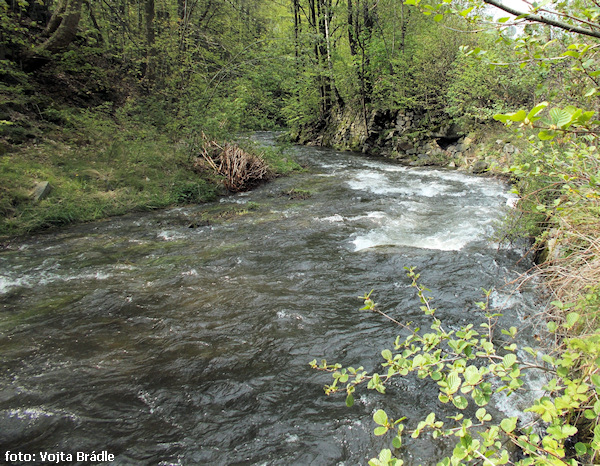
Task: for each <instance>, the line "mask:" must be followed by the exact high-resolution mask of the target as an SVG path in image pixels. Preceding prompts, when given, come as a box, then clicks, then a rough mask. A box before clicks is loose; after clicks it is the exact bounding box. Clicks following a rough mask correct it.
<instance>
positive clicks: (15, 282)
mask: <svg viewBox="0 0 600 466" xmlns="http://www.w3.org/2000/svg"><path fill="white" fill-rule="evenodd" d="M112 276H113V274H111V273H108V272H103V271H97V272H93V273H82V274H75V275H64V276H63V275H59V274H57V273H54V272H46V271H42V272H40V273H39V274H30V275H25V276H20V277H18V278H12V277H8V276H5V275H0V295H2V294H6V293H8V292H9V291H10V290H12V289H14V288H33V287H37V286H46V285H48V284H50V283H54V282H70V281H76V280H77V281H79V280H106V279H108V278H111V277H112Z"/></svg>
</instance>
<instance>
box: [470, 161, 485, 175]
mask: <svg viewBox="0 0 600 466" xmlns="http://www.w3.org/2000/svg"><path fill="white" fill-rule="evenodd" d="M488 168H489V167H488V163H487V162H486V161H484V160H479V161H477V162H475V163H474V164H473V168H472V172H473V173H476V174H480V173H485V171H486V170H487V169H488Z"/></svg>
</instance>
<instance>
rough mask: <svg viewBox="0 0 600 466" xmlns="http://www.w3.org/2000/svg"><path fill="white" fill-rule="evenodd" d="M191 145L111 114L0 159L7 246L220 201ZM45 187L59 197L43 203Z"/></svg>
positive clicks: (1, 231) (274, 158)
mask: <svg viewBox="0 0 600 466" xmlns="http://www.w3.org/2000/svg"><path fill="white" fill-rule="evenodd" d="M190 141H192V138H185V137H184V136H182V137H181V138H179V139H178V140H173V138H170V137H168V136H166V135H164V134H161V133H160V132H159V131H158V130H156V129H155V128H154V127H141V126H133V125H132V124H129V123H126V122H117V121H115V120H114V119H112V118H110V117H108V116H106V115H104V114H99V113H95V114H94V113H90V112H83V113H81V114H77V115H70V116H69V118H68V119H67V123H66V125H65V126H63V127H62V128H60V129H58V130H57V131H55V132H54V134H51V135H48V137H46V139H45V140H44V142H41V143H39V144H35V145H28V146H26V147H13V148H12V150H10V151H8V152H6V153H5V154H4V155H1V156H0V238H2V237H3V238H7V237H13V236H20V235H25V234H28V233H31V232H35V231H39V230H43V229H47V228H51V227H56V226H62V225H67V224H71V223H78V222H87V221H91V220H97V219H101V218H106V217H110V216H114V215H121V214H124V213H127V212H132V211H141V210H151V209H159V208H164V207H168V206H173V205H182V204H190V203H201V202H206V201H210V200H212V199H214V198H215V197H216V196H217V195H218V194H219V193H220V192H222V186H221V183H220V180H219V179H218V178H216V177H215V176H214V175H212V174H209V173H206V172H199V171H198V170H194V169H193V161H194V157H195V155H196V154H195V153H194V151H197V150H198V148H197V147H195V146H194V144H193V143H191V142H190ZM265 159H266V160H267V162H268V163H269V164H270V165H271V166H272V167H273V170H274V171H275V172H276V173H285V172H289V171H291V170H293V169H295V168H296V167H297V165H295V163H294V162H293V160H291V159H290V158H289V157H285V156H284V155H282V154H281V152H280V151H275V150H270V151H268V154H267V155H266V156H265ZM44 181H47V182H49V183H50V185H51V186H52V191H51V192H50V194H49V196H48V197H47V198H45V199H43V200H40V201H37V202H35V201H33V200H32V197H31V192H32V190H33V188H34V186H35V185H36V183H40V182H44Z"/></svg>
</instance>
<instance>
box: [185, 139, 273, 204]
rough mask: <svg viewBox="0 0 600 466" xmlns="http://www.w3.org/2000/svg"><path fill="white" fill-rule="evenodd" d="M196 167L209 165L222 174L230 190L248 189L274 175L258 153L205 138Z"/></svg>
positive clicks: (226, 186) (200, 167) (204, 167)
mask: <svg viewBox="0 0 600 466" xmlns="http://www.w3.org/2000/svg"><path fill="white" fill-rule="evenodd" d="M194 166H195V168H196V169H201V170H202V169H206V168H207V167H208V168H210V169H211V170H213V171H214V172H215V173H217V174H218V175H220V176H221V177H222V179H223V184H224V185H225V188H227V190H228V191H231V192H235V193H237V192H240V191H246V190H248V189H250V188H252V187H254V186H256V185H257V184H259V183H261V182H263V181H266V180H268V179H270V178H272V176H273V172H272V171H271V169H270V168H269V166H268V165H267V163H266V162H265V161H264V160H263V159H262V158H261V157H259V156H258V155H255V154H251V153H249V152H246V151H245V150H244V149H242V148H241V147H239V146H238V145H236V144H230V143H226V144H222V145H221V144H219V143H218V142H217V141H213V140H208V138H206V137H205V138H204V142H203V145H202V149H201V151H200V156H199V157H197V160H196V162H195V164H194Z"/></svg>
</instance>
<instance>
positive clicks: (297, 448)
mask: <svg viewBox="0 0 600 466" xmlns="http://www.w3.org/2000/svg"><path fill="white" fill-rule="evenodd" d="M261 137H263V138H268V137H270V136H269V135H262V136H261ZM296 151H297V155H298V157H299V158H301V160H302V161H303V162H304V163H307V164H309V166H310V170H308V171H307V172H306V173H303V174H300V175H296V176H292V177H289V178H285V179H278V180H275V181H274V182H272V183H270V184H268V185H265V186H262V187H260V188H259V189H257V190H255V191H253V192H252V193H249V194H248V193H246V194H242V195H237V196H232V197H229V198H224V199H222V200H221V204H222V206H225V207H228V206H233V207H236V208H237V207H240V206H241V208H240V209H238V210H236V212H237V214H236V215H230V216H227V217H226V218H223V219H222V221H219V222H201V221H198V219H205V217H203V215H204V214H203V212H204V211H205V210H206V207H202V206H200V207H189V208H179V209H172V210H168V211H163V212H155V213H150V214H138V215H129V216H125V217H121V218H117V219H112V220H110V221H105V222H99V223H95V224H89V225H81V226H77V227H74V228H70V229H67V230H63V231H60V232H56V233H54V234H52V235H43V236H39V237H35V238H31V239H30V240H27V241H26V242H24V243H23V244H21V245H19V247H18V248H16V249H14V250H10V251H4V252H2V253H1V254H0V270H1V272H0V354H1V356H0V358H1V361H2V365H1V372H0V380H1V384H0V445H1V447H2V448H1V449H0V450H2V451H6V450H10V451H13V452H24V453H36V454H37V453H38V452H42V451H51V452H65V453H72V454H74V453H75V452H77V451H82V452H87V453H91V452H92V451H96V452H99V451H108V452H109V453H111V454H114V455H115V462H114V464H164V465H167V464H182V465H184V464H282V463H285V462H287V463H290V464H319V465H321V464H360V463H363V464H364V463H366V461H367V460H368V459H369V458H370V457H372V456H374V455H375V454H376V453H377V452H378V451H379V449H380V448H382V447H384V446H387V443H386V442H387V440H386V439H381V438H375V437H374V436H373V435H372V430H373V427H374V425H373V422H372V418H371V417H372V414H373V412H374V411H375V410H376V409H378V408H380V407H384V408H386V409H388V410H389V412H390V414H391V413H394V414H395V415H396V417H399V416H407V417H408V418H409V419H418V418H419V417H423V416H425V415H427V414H428V413H429V412H430V411H432V410H434V409H435V410H440V412H443V409H444V407H443V406H438V404H439V402H438V401H437V397H436V389H435V386H432V385H430V384H428V383H425V382H423V381H421V380H418V379H411V378H406V379H403V380H399V381H396V382H394V384H393V385H392V386H391V387H390V389H389V390H388V394H387V395H385V396H383V395H379V394H376V393H371V392H368V393H367V392H365V393H364V394H363V395H361V396H360V398H359V399H358V400H357V403H356V404H355V406H354V407H352V408H346V407H345V404H344V400H343V397H342V396H340V397H337V396H333V397H326V396H324V394H323V388H322V387H323V385H324V384H325V383H329V381H330V379H329V376H328V375H326V374H321V373H315V372H314V371H312V370H311V369H310V368H309V365H308V362H309V361H310V360H312V359H315V358H316V359H317V360H320V359H321V358H326V359H327V360H328V361H331V362H333V361H336V362H340V363H343V364H353V365H355V366H358V365H363V366H365V368H366V369H369V370H377V367H378V364H380V360H379V356H378V355H379V354H380V351H381V349H383V348H385V347H388V348H390V347H391V346H392V342H393V340H394V338H395V336H396V335H397V334H398V333H400V332H401V331H400V330H399V329H396V328H393V327H391V326H390V325H389V323H388V322H387V321H385V320H384V319H382V318H380V317H379V316H377V315H374V314H369V313H366V312H365V311H359V310H358V309H359V307H361V306H360V305H361V301H360V300H359V299H357V297H358V296H360V295H363V294H364V293H365V292H368V291H369V290H371V289H375V292H374V296H375V299H376V301H377V302H378V303H379V304H380V307H381V308H382V309H383V310H385V311H386V312H388V313H389V314H390V315H392V316H393V317H394V318H396V319H398V320H400V321H412V322H415V323H416V324H419V325H426V321H424V317H423V316H422V315H421V311H419V303H418V299H417V298H416V296H415V295H414V292H413V290H412V289H411V288H410V281H409V280H408V279H407V278H406V276H405V271H404V267H406V266H415V267H416V268H417V269H418V270H419V271H421V272H422V282H423V283H424V284H426V285H427V286H428V287H429V288H431V289H432V292H433V295H434V296H435V297H436V306H437V307H438V309H439V314H438V316H439V317H441V319H442V320H443V321H444V322H446V324H447V325H448V326H450V327H456V328H458V327H459V326H460V325H464V324H467V323H470V322H474V323H476V322H479V321H481V320H482V319H483V316H482V315H481V313H480V312H479V313H478V311H477V310H476V309H477V308H476V306H474V305H473V303H474V302H476V301H479V300H481V288H486V289H488V288H492V287H502V285H503V284H504V281H505V278H504V277H509V276H514V273H515V272H516V270H513V269H514V264H515V259H516V254H515V253H514V252H512V251H507V250H498V249H497V248H495V247H493V246H490V245H489V244H488V243H487V242H486V241H485V238H486V236H487V235H489V234H490V233H491V232H492V230H493V222H494V221H495V220H496V219H497V218H498V217H499V215H500V214H501V210H502V209H503V208H504V206H505V205H506V202H507V200H508V199H509V197H510V196H509V195H508V194H507V189H506V186H504V185H503V184H502V183H500V182H498V181H495V180H490V179H482V178H476V177H472V176H469V175H466V174H462V173H458V172H448V171H441V170H430V169H407V168H405V167H401V166H399V165H395V164H393V163H390V162H389V161H385V160H376V159H372V158H365V157H362V156H359V155H356V154H350V153H339V152H335V151H332V150H326V149H315V148H306V147H303V148H297V149H296ZM293 190H296V192H302V193H304V194H306V195H303V196H300V197H297V196H296V197H295V196H291V195H289V193H291V192H293ZM286 193H287V195H286ZM249 203H251V205H252V208H248V209H244V206H248V205H249ZM192 226H193V227H194V228H191V227H192ZM531 300H532V298H531V297H528V296H527V295H518V296H517V297H516V298H515V299H512V301H511V307H510V308H509V309H507V310H506V311H505V312H506V313H507V314H510V315H511V316H512V317H511V318H513V319H514V318H515V316H517V315H518V314H519V313H522V312H526V309H527V306H530V305H531ZM446 448H447V447H446V445H444V443H442V442H440V443H436V442H435V441H433V440H431V439H426V440H424V441H415V440H409V441H408V442H407V444H406V446H405V447H404V449H403V451H402V452H401V454H402V455H403V457H404V459H405V461H406V463H407V464H420V463H424V464H431V463H432V462H433V461H434V460H435V459H437V458H440V457H441V456H443V455H444V454H446V453H447V452H446Z"/></svg>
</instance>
